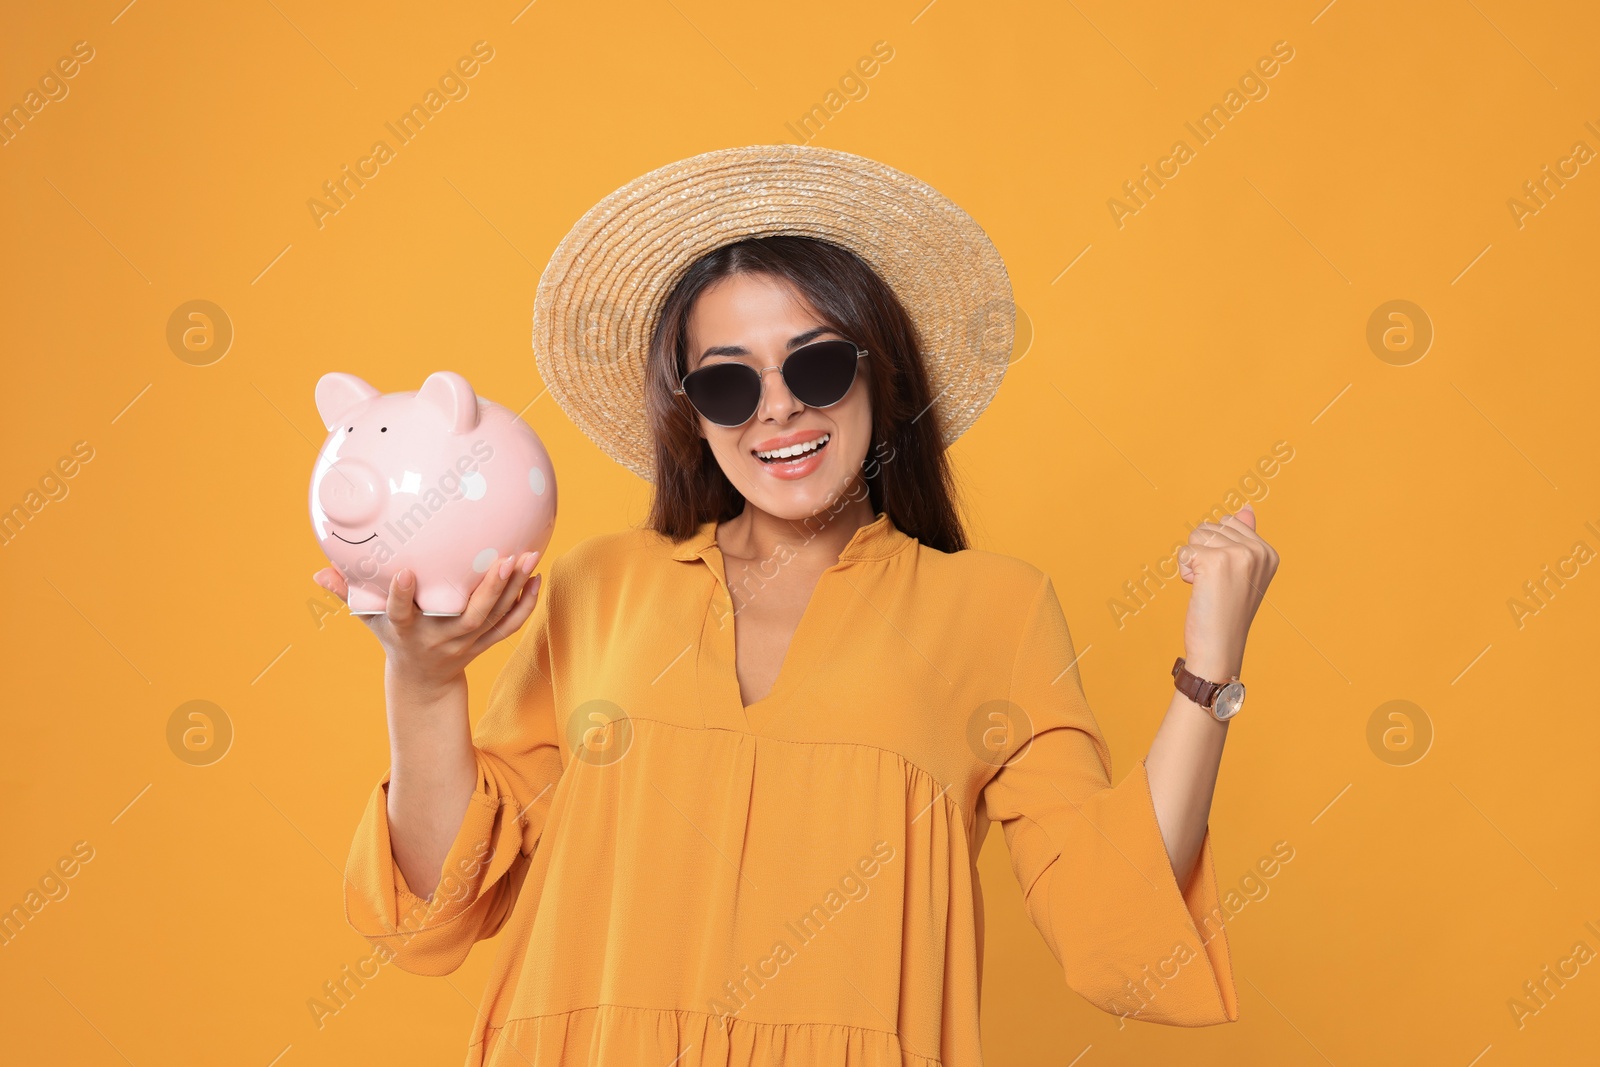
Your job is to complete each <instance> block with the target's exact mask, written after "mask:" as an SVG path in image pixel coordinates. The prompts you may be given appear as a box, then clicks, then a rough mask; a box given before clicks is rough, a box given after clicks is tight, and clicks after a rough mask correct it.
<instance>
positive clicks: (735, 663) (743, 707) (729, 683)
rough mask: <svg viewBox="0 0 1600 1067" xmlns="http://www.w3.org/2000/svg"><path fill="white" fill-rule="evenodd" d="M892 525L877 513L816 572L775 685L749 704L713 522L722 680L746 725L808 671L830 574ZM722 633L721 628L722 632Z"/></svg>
mask: <svg viewBox="0 0 1600 1067" xmlns="http://www.w3.org/2000/svg"><path fill="white" fill-rule="evenodd" d="M890 525H891V523H890V519H889V517H888V513H887V512H879V513H877V514H876V515H875V516H874V517H873V518H872V520H871V521H870V522H866V523H863V524H862V525H861V526H859V527H857V528H856V530H855V531H854V532H853V533H852V534H851V535H850V540H849V541H848V542H846V544H845V546H844V548H843V549H841V550H840V553H839V559H837V560H836V561H834V562H833V563H830V564H829V565H828V566H827V567H825V568H823V570H822V572H821V573H820V574H818V575H817V581H816V584H815V585H814V586H813V587H812V589H811V595H810V596H809V597H808V598H807V599H806V606H805V608H804V609H803V610H802V611H801V612H800V621H799V622H798V623H796V624H795V628H794V633H793V634H791V635H790V636H789V645H788V647H787V648H786V649H784V654H783V659H782V660H781V661H780V662H779V664H778V673H777V674H776V675H775V676H774V677H773V679H772V685H771V686H770V687H768V689H767V692H766V695H765V696H763V697H761V698H760V699H758V700H756V701H754V702H752V703H750V704H746V703H745V702H744V695H743V694H742V693H741V692H740V691H739V642H738V620H737V619H736V618H734V609H733V595H732V592H731V590H730V588H729V584H728V562H727V558H726V557H725V556H724V555H723V553H722V546H721V545H719V544H718V543H717V539H716V531H717V524H716V523H714V522H713V523H712V524H711V529H710V533H711V537H710V544H709V546H708V550H709V551H708V554H714V556H715V559H716V565H715V566H714V567H713V568H712V569H713V571H714V572H715V573H716V575H717V577H718V579H719V581H720V585H721V588H720V590H719V595H720V596H721V597H722V598H723V603H724V604H725V605H726V607H727V610H728V612H729V614H728V620H727V622H728V625H727V626H726V627H725V628H723V629H724V630H725V631H726V633H727V637H726V639H725V651H726V654H727V663H728V665H729V669H728V671H727V673H726V675H725V677H724V678H723V679H722V680H721V681H722V684H723V685H724V686H726V688H727V690H729V691H730V700H731V704H732V706H733V707H734V708H736V709H738V714H739V716H740V717H741V718H742V719H743V720H744V724H745V726H746V727H747V728H748V727H749V726H750V725H751V716H752V715H753V714H754V713H756V712H758V711H761V710H762V709H763V708H765V707H767V706H770V705H773V704H775V703H777V702H778V701H779V700H782V699H784V698H786V697H787V696H789V695H790V693H791V691H792V690H793V688H794V687H795V685H796V684H797V683H796V681H795V679H796V677H797V676H798V675H800V674H802V673H809V671H808V669H807V667H806V662H807V658H808V655H809V653H810V652H811V649H810V644H809V643H810V642H811V641H812V640H813V639H814V638H813V635H812V633H811V631H813V630H814V629H816V626H817V622H816V620H815V618H814V616H815V615H816V614H817V613H818V612H819V611H822V610H824V609H822V608H819V607H818V606H817V602H818V600H819V599H821V598H822V597H823V595H824V594H825V593H826V591H827V589H828V588H829V587H830V586H831V582H830V577H831V576H833V575H834V574H836V573H837V572H838V571H839V570H841V569H843V568H844V567H845V566H847V565H849V564H850V563H851V562H853V561H855V559H856V556H855V551H856V550H857V549H858V548H859V547H860V546H861V545H862V544H863V542H865V541H866V540H867V539H869V538H871V537H873V536H874V535H878V534H881V533H882V532H883V531H884V529H885V528H887V527H888V526H890ZM707 562H708V563H709V562H710V561H709V560H707ZM721 632H722V631H721V630H719V634H720V633H721Z"/></svg>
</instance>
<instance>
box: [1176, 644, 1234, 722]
mask: <svg viewBox="0 0 1600 1067" xmlns="http://www.w3.org/2000/svg"><path fill="white" fill-rule="evenodd" d="M1172 677H1173V684H1174V685H1175V686H1176V687H1177V690H1178V692H1180V693H1182V694H1183V695H1184V696H1186V697H1188V698H1189V699H1190V700H1192V701H1194V702H1195V703H1196V704H1199V705H1200V706H1201V707H1202V708H1207V709H1209V708H1210V707H1211V705H1212V704H1213V703H1214V702H1215V701H1216V699H1217V694H1218V693H1220V692H1222V687H1223V686H1225V685H1227V684H1228V683H1226V682H1213V681H1210V680H1208V679H1205V678H1201V677H1199V676H1198V675H1196V674H1192V673H1190V672H1189V670H1188V669H1187V668H1185V667H1184V659H1183V657H1182V656H1179V657H1178V661H1177V662H1176V663H1174V664H1173V665H1172Z"/></svg>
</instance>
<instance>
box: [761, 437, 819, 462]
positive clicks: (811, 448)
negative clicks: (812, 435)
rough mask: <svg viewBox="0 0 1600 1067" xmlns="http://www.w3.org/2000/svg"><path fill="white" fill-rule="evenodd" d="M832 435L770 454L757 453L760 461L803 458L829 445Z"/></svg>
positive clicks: (776, 449)
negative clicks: (794, 457)
mask: <svg viewBox="0 0 1600 1067" xmlns="http://www.w3.org/2000/svg"><path fill="white" fill-rule="evenodd" d="M830 436H832V435H831V434H823V435H822V436H821V437H819V438H817V439H816V440H815V441H803V442H801V443H800V444H798V445H789V446H787V447H785V448H774V449H772V450H771V451H769V452H757V453H756V457H757V458H758V459H789V458H791V457H793V456H803V455H805V454H806V453H807V452H815V451H816V450H817V449H819V448H821V447H822V446H823V445H825V444H827V443H828V438H829V437H830Z"/></svg>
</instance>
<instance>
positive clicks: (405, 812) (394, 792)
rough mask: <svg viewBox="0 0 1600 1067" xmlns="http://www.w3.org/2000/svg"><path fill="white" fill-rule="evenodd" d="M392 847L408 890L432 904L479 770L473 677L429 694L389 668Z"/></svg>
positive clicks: (460, 678)
mask: <svg viewBox="0 0 1600 1067" xmlns="http://www.w3.org/2000/svg"><path fill="white" fill-rule="evenodd" d="M384 693H385V697H386V700H387V703H388V712H389V763H390V774H389V802H388V815H389V841H390V846H391V848H392V850H393V852H394V860H395V863H396V864H397V865H398V866H399V867H400V873H402V874H403V875H405V879H406V884H407V885H408V886H410V888H411V891H412V892H413V893H415V894H417V896H419V897H422V898H424V899H427V898H429V897H431V896H432V895H433V891H434V888H435V887H436V886H437V885H438V882H439V875H440V871H441V870H442V869H443V867H444V861H445V857H446V856H447V855H448V854H449V852H450V845H451V844H452V843H453V842H454V841H455V839H456V835H457V834H458V833H459V832H460V830H461V824H462V820H463V819H465V817H466V813H467V805H468V803H469V802H470V801H471V797H472V792H473V790H474V789H476V788H477V777H478V768H477V760H476V759H475V758H474V755H473V749H472V729H471V724H470V722H469V720H468V718H467V677H466V675H465V674H461V675H458V676H457V678H456V679H454V680H453V681H451V682H450V683H448V684H447V685H446V686H444V687H443V688H441V689H427V688H423V687H420V686H417V685H415V684H411V683H408V682H407V681H406V680H405V679H402V678H400V677H397V676H396V675H395V673H394V672H393V671H392V670H390V669H389V668H388V667H387V666H386V667H385V670H384Z"/></svg>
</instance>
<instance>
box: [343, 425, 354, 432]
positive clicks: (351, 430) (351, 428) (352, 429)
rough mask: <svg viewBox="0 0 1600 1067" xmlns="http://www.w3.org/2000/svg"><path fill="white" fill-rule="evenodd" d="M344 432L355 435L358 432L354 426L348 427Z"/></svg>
mask: <svg viewBox="0 0 1600 1067" xmlns="http://www.w3.org/2000/svg"><path fill="white" fill-rule="evenodd" d="M344 432H345V433H355V432H356V428H355V427H354V426H347V427H345V431H344Z"/></svg>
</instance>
